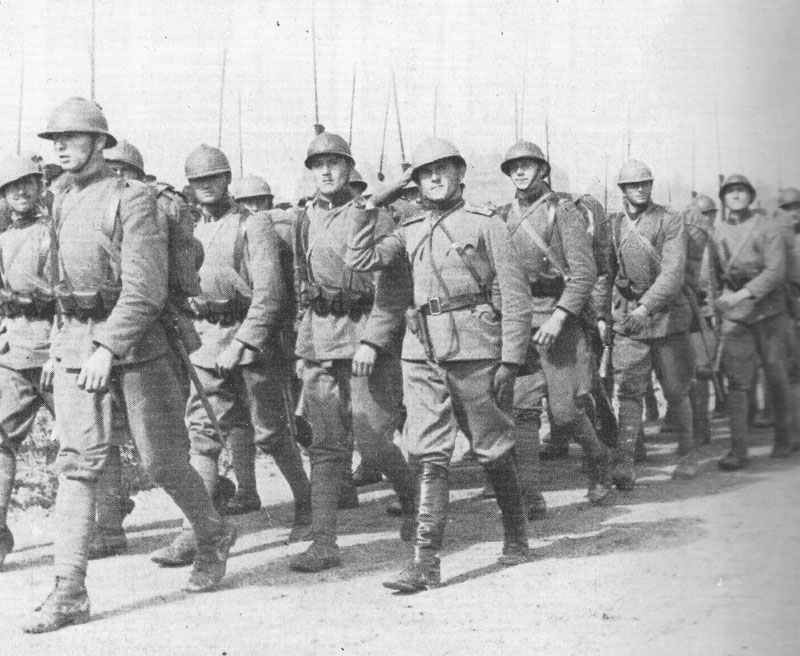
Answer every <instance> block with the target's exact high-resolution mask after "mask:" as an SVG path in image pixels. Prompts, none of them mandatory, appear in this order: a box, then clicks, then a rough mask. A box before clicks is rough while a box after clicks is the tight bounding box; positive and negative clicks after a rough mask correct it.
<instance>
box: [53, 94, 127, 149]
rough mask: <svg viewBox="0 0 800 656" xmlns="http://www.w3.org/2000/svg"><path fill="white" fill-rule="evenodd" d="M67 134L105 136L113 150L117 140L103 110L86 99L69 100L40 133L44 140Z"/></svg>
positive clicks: (107, 145)
mask: <svg viewBox="0 0 800 656" xmlns="http://www.w3.org/2000/svg"><path fill="white" fill-rule="evenodd" d="M65 132H86V133H89V134H103V135H105V137H106V146H105V147H106V148H113V147H114V146H116V145H117V140H116V139H115V138H114V135H112V134H111V133H110V132H109V131H108V121H106V117H105V116H103V110H102V109H101V107H100V105H98V104H97V103H96V102H94V101H93V100H86V98H77V97H74V98H67V100H65V101H64V102H63V103H61V104H60V105H59V106H58V107H56V108H55V109H54V110H53V113H52V114H50V118H49V119H48V121H47V128H46V129H45V131H44V132H40V133H39V136H40V137H41V138H42V139H51V140H52V139H55V137H56V135H59V134H64V133H65Z"/></svg>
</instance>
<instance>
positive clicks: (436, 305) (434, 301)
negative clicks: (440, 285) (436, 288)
mask: <svg viewBox="0 0 800 656" xmlns="http://www.w3.org/2000/svg"><path fill="white" fill-rule="evenodd" d="M428 311H429V312H430V314H431V315H432V316H435V315H437V314H441V313H442V301H441V300H440V299H439V297H438V296H434V297H433V298H429V299H428Z"/></svg>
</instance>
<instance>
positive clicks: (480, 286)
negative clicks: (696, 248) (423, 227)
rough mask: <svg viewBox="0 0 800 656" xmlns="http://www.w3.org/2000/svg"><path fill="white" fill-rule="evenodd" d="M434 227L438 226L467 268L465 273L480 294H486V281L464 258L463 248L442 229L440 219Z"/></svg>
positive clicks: (442, 225) (445, 229)
mask: <svg viewBox="0 0 800 656" xmlns="http://www.w3.org/2000/svg"><path fill="white" fill-rule="evenodd" d="M436 226H438V227H439V228H440V229H441V231H442V232H443V233H444V235H445V237H447V239H449V240H450V245H451V246H452V247H453V250H454V251H455V252H456V253H458V256H459V257H460V258H461V261H462V262H463V263H464V266H465V267H466V268H467V271H469V275H471V276H472V279H473V280H474V281H475V283H476V284H477V285H478V289H479V290H480V291H481V293H484V294H485V293H486V281H484V280H482V279H481V277H480V275H479V274H478V271H477V270H476V269H475V267H474V266H472V262H470V261H469V259H468V258H467V256H466V253H464V247H463V246H461V244H459V243H458V242H457V241H455V240H454V239H453V237H452V236H451V235H450V232H449V231H448V230H447V228H445V227H444V223H443V222H442V221H441V219H440V220H438V221H437V222H436ZM434 227H435V226H434ZM432 230H433V228H431V231H432Z"/></svg>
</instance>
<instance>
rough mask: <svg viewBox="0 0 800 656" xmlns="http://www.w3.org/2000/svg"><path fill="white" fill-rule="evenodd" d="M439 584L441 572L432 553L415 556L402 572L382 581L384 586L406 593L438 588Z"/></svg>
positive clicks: (437, 561)
mask: <svg viewBox="0 0 800 656" xmlns="http://www.w3.org/2000/svg"><path fill="white" fill-rule="evenodd" d="M441 585H442V572H441V567H440V563H439V558H438V557H437V556H433V555H420V556H415V558H414V560H412V561H411V562H410V563H409V565H408V567H406V568H405V569H404V570H403V571H402V572H400V573H399V574H398V575H397V576H395V577H394V578H392V579H389V580H388V581H384V582H383V587H384V588H389V590H396V591H397V592H403V593H406V594H411V593H414V592H422V591H423V590H430V589H432V588H438V587H440V586H441Z"/></svg>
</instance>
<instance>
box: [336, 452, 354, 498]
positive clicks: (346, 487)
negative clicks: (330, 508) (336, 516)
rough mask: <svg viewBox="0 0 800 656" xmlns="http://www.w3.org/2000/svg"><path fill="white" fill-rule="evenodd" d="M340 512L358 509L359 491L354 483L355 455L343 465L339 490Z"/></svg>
mask: <svg viewBox="0 0 800 656" xmlns="http://www.w3.org/2000/svg"><path fill="white" fill-rule="evenodd" d="M338 508H339V510H352V509H353V508H358V489H357V488H356V484H355V483H354V482H353V455H352V454H350V458H349V459H348V460H347V461H346V462H345V463H344V464H343V465H342V472H341V481H340V488H339V502H338Z"/></svg>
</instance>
